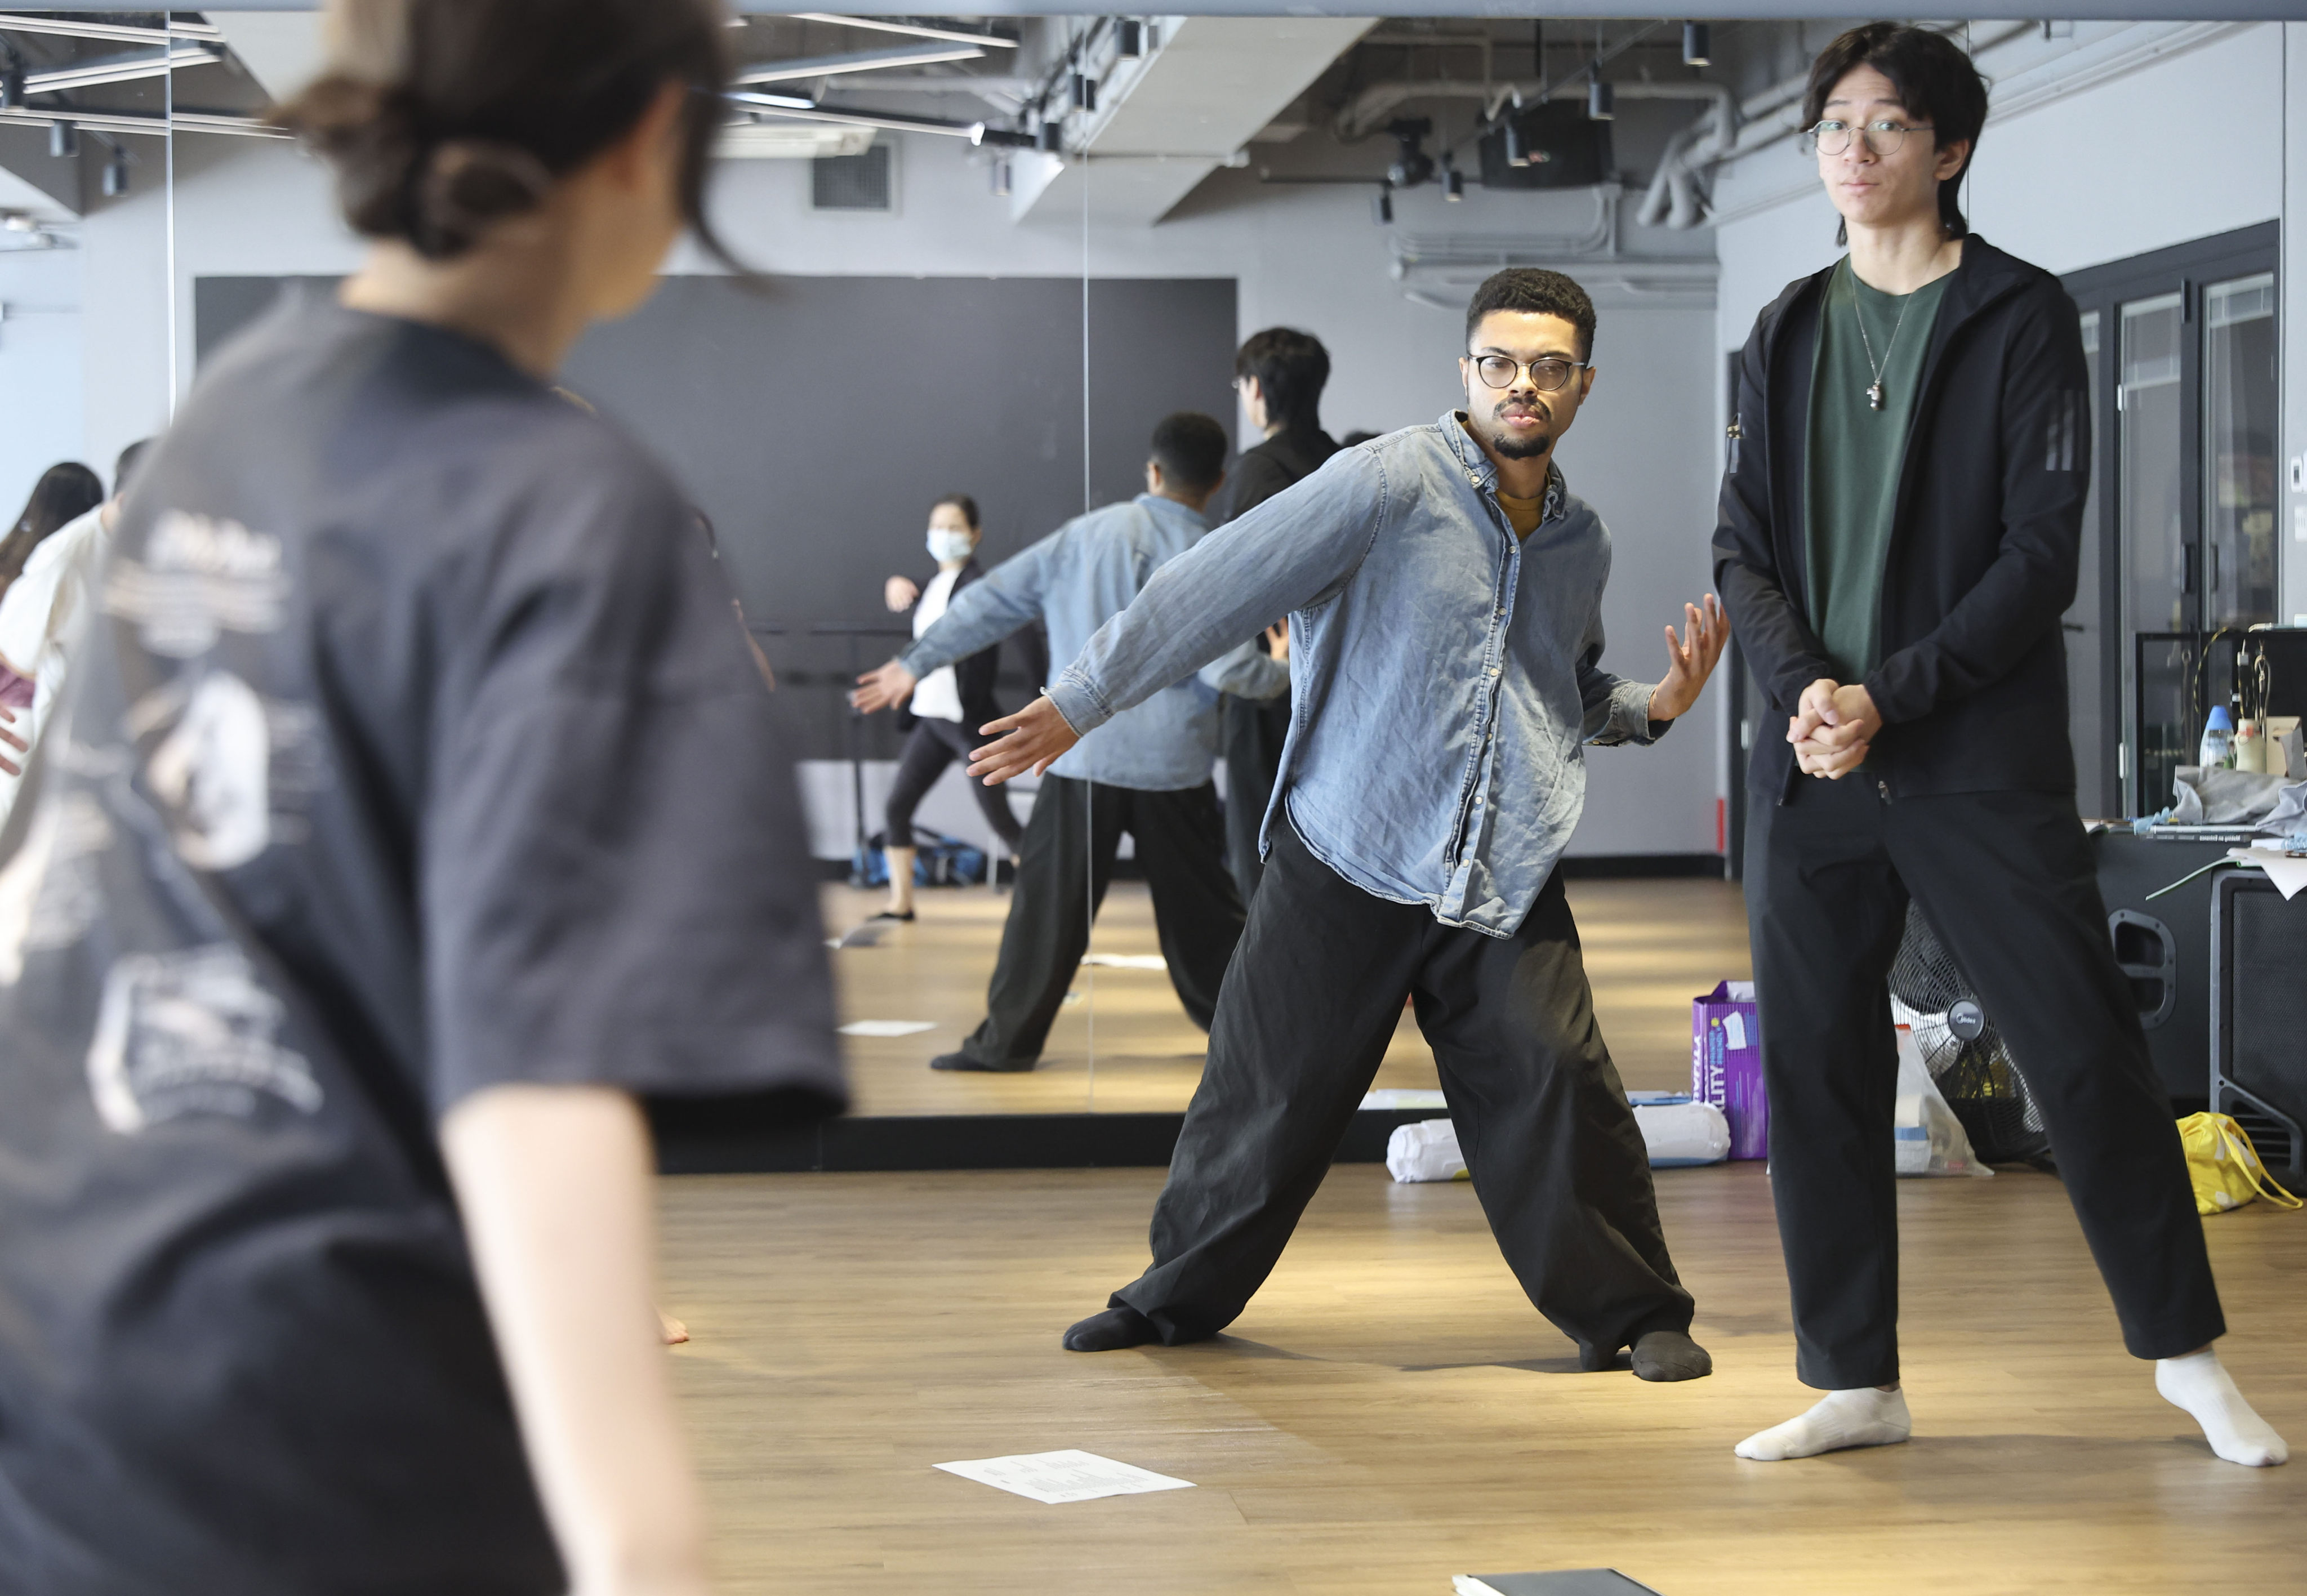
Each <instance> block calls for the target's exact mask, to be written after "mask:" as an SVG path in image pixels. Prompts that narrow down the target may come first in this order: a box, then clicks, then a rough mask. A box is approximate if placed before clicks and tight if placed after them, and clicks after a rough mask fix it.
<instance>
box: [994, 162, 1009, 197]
mask: <svg viewBox="0 0 2307 1596" xmlns="http://www.w3.org/2000/svg"><path fill="white" fill-rule="evenodd" d="M993 197H994V198H995V199H997V200H1006V199H1008V197H1009V163H1008V161H1006V160H997V161H995V162H994V163H993Z"/></svg>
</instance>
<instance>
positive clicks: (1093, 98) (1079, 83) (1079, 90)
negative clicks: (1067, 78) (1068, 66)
mask: <svg viewBox="0 0 2307 1596" xmlns="http://www.w3.org/2000/svg"><path fill="white" fill-rule="evenodd" d="M1073 94H1074V109H1075V110H1076V111H1081V112H1085V113H1086V112H1090V111H1094V110H1096V109H1097V80H1096V79H1095V78H1093V77H1091V76H1090V75H1089V74H1088V73H1078V72H1077V73H1074V84H1073Z"/></svg>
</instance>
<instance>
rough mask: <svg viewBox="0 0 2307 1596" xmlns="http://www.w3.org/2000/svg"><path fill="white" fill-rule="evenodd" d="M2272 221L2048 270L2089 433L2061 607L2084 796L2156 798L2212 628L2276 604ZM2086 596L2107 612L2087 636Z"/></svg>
mask: <svg viewBox="0 0 2307 1596" xmlns="http://www.w3.org/2000/svg"><path fill="white" fill-rule="evenodd" d="M2276 234H2277V230H2276V225H2275V224H2274V223H2271V222H2270V223H2266V224H2263V225H2261V226H2260V227H2245V228H2242V229H2239V230H2238V231H2236V232H2234V233H2226V234H2221V235H2219V236H2216V237H2211V238H2205V239H2200V240H2198V241H2197V242H2195V243H2193V244H2188V245H2179V246H2177V247H2175V248H2173V249H2167V250H2158V251H2157V252H2155V253H2152V254H2148V255H2140V256H2136V257H2134V258H2132V259H2131V260H2128V261H2118V262H2113V263H2111V264H2109V265H2105V266H2099V267H2093V268H2091V269H2089V270H2085V271H2080V272H2075V273H2072V274H2071V275H2070V276H2068V277H2067V279H2065V281H2066V286H2067V290H2068V292H2069V293H2070V294H2071V295H2072V296H2074V299H2075V302H2076V305H2077V307H2078V308H2079V309H2080V312H2081V313H2082V331H2083V342H2084V349H2085V357H2086V359H2087V360H2088V362H2089V367H2090V383H2091V396H2092V409H2093V415H2094V428H2095V442H2096V444H2097V456H2096V459H2095V462H2094V468H2093V471H2094V475H2093V477H2092V482H2091V491H2090V494H2089V498H2088V501H2087V502H2086V507H2085V510H2084V547H2083V551H2082V557H2081V561H2080V572H2079V576H2080V580H2079V583H2078V593H2077V601H2076V605H2075V607H2074V608H2073V609H2072V610H2071V611H2070V612H2069V614H2067V616H2066V622H2067V645H2068V661H2069V684H2070V694H2071V724H2072V727H2073V734H2074V738H2075V754H2076V764H2077V767H2078V775H2079V778H2080V781H2079V786H2080V791H2079V793H2078V797H2079V799H2080V804H2081V807H2082V808H2083V810H2084V811H2085V812H2086V813H2089V812H2092V811H2097V812H2099V813H2113V812H2115V811H2118V810H2119V811H2122V812H2123V813H2127V814H2133V815H2136V814H2151V813H2153V812H2154V811H2157V810H2158V809H2161V808H2162V807H2163V806H2164V805H2165V804H2167V803H2169V802H2171V772H2172V770H2173V769H2174V768H2175V767H2176V766H2178V765H2181V764H2184V763H2187V762H2189V761H2191V759H2192V758H2193V757H2194V748H2195V743H2196V740H2197V737H2198V735H2199V734H2200V732H2201V730H2202V721H2203V718H2204V716H2206V715H2207V714H2208V709H2209V706H2210V705H2212V704H2214V703H2225V702H2226V699H2227V696H2228V692H2229V691H2230V689H2231V687H2232V685H2233V683H2232V682H2230V681H2228V680H2227V679H2226V674H2228V667H2227V666H2226V665H2224V664H2222V663H2221V662H2223V661H2226V660H2228V659H2230V658H2231V656H2232V651H2231V650H2226V649H2222V648H2216V647H2213V646H2212V640H2213V639H2215V638H2217V634H2218V633H2220V632H2221V631H2240V630H2242V629H2243V628H2246V627H2250V626H2253V625H2258V624H2260V623H2262V622H2271V621H2273V620H2274V619H2275V618H2276V614H2275V612H2276V605H2277V591H2276V537H2275V519H2276V509H2277V506H2276V480H2275V478H2276V467H2275V457H2276V453H2277V448H2276V432H2277V428H2276V408H2277V367H2276V359H2277V354H2276V349H2277V345H2276V327H2275V272H2274V266H2275V256H2276V244H2277V236H2276ZM2094 596H2095V599H2096V603H2097V606H2098V607H2097V614H2099V615H2104V616H2106V617H2109V618H2110V619H2111V620H2113V621H2114V622H2115V623H2114V624H2111V625H2108V626H2105V627H2099V628H2097V629H2096V634H2095V635H2094V620H2093V616H2092V614H2090V613H2089V611H2090V606H2091V605H2092V603H2093V602H2094ZM2150 700H2152V701H2151V702H2150ZM2094 703H2095V704H2096V705H2097V713H2096V715H2094V714H2093V713H2092V712H2091V706H2092V705H2093V704H2094Z"/></svg>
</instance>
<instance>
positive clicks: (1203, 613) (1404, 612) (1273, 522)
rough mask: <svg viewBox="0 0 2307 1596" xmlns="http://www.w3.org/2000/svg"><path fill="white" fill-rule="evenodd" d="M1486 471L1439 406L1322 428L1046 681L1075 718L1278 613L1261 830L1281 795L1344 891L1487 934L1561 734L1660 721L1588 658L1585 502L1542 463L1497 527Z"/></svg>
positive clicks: (1518, 883) (1576, 783)
mask: <svg viewBox="0 0 2307 1596" xmlns="http://www.w3.org/2000/svg"><path fill="white" fill-rule="evenodd" d="M1496 489H1497V470H1496V468H1494V467H1493V466H1492V465H1491V463H1490V460H1489V457H1488V455H1486V454H1484V453H1483V452H1482V450H1481V448H1480V446H1479V445H1478V444H1477V443H1476V442H1474V440H1473V439H1472V438H1471V436H1469V435H1468V434H1467V433H1466V431H1465V428H1464V426H1463V425H1462V424H1461V422H1460V420H1459V418H1458V416H1456V415H1455V414H1451V415H1445V416H1443V417H1442V419H1441V420H1440V421H1438V422H1437V423H1435V424H1434V425H1430V426H1418V427H1410V428H1407V429H1405V430H1404V431H1402V432H1398V433H1391V434H1389V435H1387V436H1385V437H1383V438H1379V439H1376V440H1374V441H1372V442H1368V443H1364V444H1360V445H1359V446H1357V447H1355V448H1352V449H1348V450H1342V452H1340V453H1338V454H1336V455H1334V456H1333V457H1332V458H1331V459H1330V460H1329V462H1328V463H1327V464H1326V465H1325V466H1323V467H1322V468H1321V469H1320V470H1318V471H1316V472H1315V473H1314V475H1313V476H1308V477H1307V478H1306V479H1305V480H1304V481H1302V482H1300V483H1299V484H1298V485H1296V486H1294V487H1291V488H1290V489H1288V490H1287V491H1286V492H1283V493H1279V494H1277V495H1275V496H1274V498H1272V499H1269V500H1267V501H1266V502H1265V503H1263V504H1261V505H1259V506H1258V507H1257V508H1256V509H1255V510H1252V511H1249V512H1248V514H1247V515H1245V516H1243V517H1242V518H1241V519H1239V520H1236V521H1231V522H1229V523H1227V524H1226V525H1225V526H1224V527H1222V528H1219V529H1218V530H1217V531H1216V532H1214V533H1212V534H1211V535H1210V536H1208V537H1206V538H1205V539H1203V540H1202V542H1201V543H1200V544H1199V545H1196V547H1195V548H1194V549H1193V550H1192V552H1190V553H1186V554H1183V555H1180V556H1179V558H1177V559H1175V560H1172V561H1171V562H1170V563H1169V564H1167V565H1165V566H1163V567H1162V570H1161V571H1160V572H1159V573H1158V574H1156V575H1155V576H1154V578H1153V580H1152V581H1150V582H1148V583H1147V584H1146V585H1145V592H1144V593H1143V594H1141V595H1139V596H1138V597H1137V599H1136V602H1135V603H1133V604H1132V605H1130V606H1129V608H1128V611H1127V612H1126V613H1124V614H1120V615H1118V616H1116V617H1115V618H1114V619H1113V620H1111V621H1110V622H1107V623H1106V624H1105V625H1104V626H1103V627H1102V628H1101V629H1100V630H1099V631H1098V633H1097V635H1096V636H1095V637H1093V638H1092V639H1089V646H1088V647H1087V648H1085V649H1083V650H1082V652H1081V654H1080V656H1079V657H1077V658H1076V660H1075V661H1074V663H1073V664H1072V665H1068V666H1067V667H1066V669H1065V670H1064V671H1063V672H1062V673H1060V674H1059V677H1058V680H1057V681H1056V682H1054V683H1052V684H1051V688H1050V697H1051V699H1052V700H1053V701H1054V702H1055V703H1056V705H1057V707H1058V710H1059V713H1060V714H1062V715H1063V716H1065V717H1066V720H1067V723H1068V725H1072V726H1073V727H1074V728H1075V729H1076V731H1082V732H1088V733H1090V734H1092V735H1096V734H1097V733H1096V732H1095V730H1094V728H1097V727H1101V726H1103V725H1107V724H1108V723H1109V721H1110V720H1111V718H1112V717H1113V716H1115V715H1116V714H1117V713H1120V712H1127V711H1128V706H1130V705H1132V704H1136V703H1137V702H1139V701H1140V700H1142V699H1145V697H1146V696H1147V695H1148V694H1150V693H1153V692H1154V691H1159V690H1160V689H1161V687H1162V684H1164V683H1166V682H1173V681H1175V680H1177V678H1178V677H1179V675H1181V674H1185V673H1187V672H1189V671H1191V670H1193V669H1194V668H1195V667H1196V665H1199V664H1201V663H1202V662H1203V661H1204V660H1205V659H1208V658H1209V657H1211V656H1213V655H1214V654H1216V653H1217V652H1219V651H1220V650H1221V649H1223V648H1228V647H1230V646H1231V645H1232V644H1234V643H1235V642H1237V641H1239V639H1241V638H1242V637H1243V636H1245V635H1246V634H1248V632H1251V631H1255V630H1256V628H1257V627H1258V626H1259V625H1262V624H1264V622H1265V620H1266V619H1267V618H1268V617H1271V616H1273V615H1275V614H1282V613H1283V612H1285V611H1286V612H1288V613H1289V614H1290V626H1291V640H1290V669H1291V677H1292V684H1291V715H1290V739H1289V742H1288V743H1287V745H1286V746H1285V748H1284V750H1283V752H1282V774H1281V778H1280V779H1279V780H1278V781H1277V782H1276V783H1275V784H1274V807H1273V808H1270V809H1269V810H1268V811H1266V820H1265V824H1266V828H1267V830H1268V831H1269V832H1270V831H1271V829H1272V828H1273V825H1274V814H1275V812H1276V811H1278V810H1279V809H1280V808H1281V806H1282V805H1284V804H1286V805H1287V806H1288V812H1289V818H1290V821H1291V825H1293V826H1294V827H1295V828H1297V831H1298V834H1299V837H1302V838H1304V840H1305V843H1306V845H1307V847H1308V849H1310V850H1311V851H1312V852H1313V853H1314V854H1315V855H1316V857H1318V858H1320V859H1321V860H1322V861H1323V862H1325V863H1327V864H1328V865H1329V866H1330V868H1332V869H1333V870H1334V871H1337V872H1338V873H1339V874H1340V875H1341V876H1343V877H1344V878H1345V879H1346V880H1349V881H1351V882H1352V883H1353V884H1354V885H1355V886H1357V887H1359V888H1362V890H1364V891H1366V892H1368V893H1371V894H1373V895H1375V896H1376V897H1383V898H1388V899H1391V900H1393V901H1394V902H1397V903H1414V904H1425V905H1428V907H1430V908H1431V909H1432V910H1433V912H1434V917H1435V919H1437V921H1439V922H1442V923H1443V924H1445V925H1451V926H1466V927H1471V929H1473V930H1475V931H1483V932H1487V933H1488V934H1490V935H1492V936H1498V937H1505V936H1511V935H1512V934H1513V933H1514V931H1515V930H1516V928H1518V927H1519V926H1520V925H1521V924H1522V917H1523V916H1524V915H1525V914H1528V913H1529V912H1530V907H1531V904H1532V903H1533V902H1535V901H1536V900H1537V897H1538V894H1539V888H1542V887H1544V886H1545V884H1546V879H1547V877H1548V875H1549V874H1550V873H1551V872H1552V871H1553V869H1554V865H1555V862H1556V861H1557V859H1559V858H1560V857H1561V855H1562V851H1563V849H1564V847H1565V845H1567V844H1568V843H1569V841H1570V833H1571V831H1572V830H1573V829H1574V828H1575V827H1576V826H1577V824H1578V815H1579V811H1580V810H1581V808H1582V806H1583V804H1584V802H1585V794H1586V769H1585V765H1584V763H1583V757H1584V756H1583V754H1582V748H1581V745H1582V743H1583V742H1589V741H1591V742H1651V741H1654V740H1655V739H1656V738H1657V737H1658V736H1659V734H1661V733H1662V732H1663V731H1664V730H1665V726H1664V725H1663V724H1661V723H1654V722H1652V721H1651V719H1650V717H1649V706H1650V696H1651V687H1650V684H1649V683H1647V682H1626V681H1622V680H1620V679H1619V678H1618V677H1617V676H1613V675H1611V674H1608V672H1606V671H1604V670H1602V669H1601V668H1600V665H1599V661H1600V658H1601V654H1602V617H1601V598H1602V587H1603V584H1604V582H1605V581H1606V580H1608V577H1609V574H1610V536H1609V533H1608V531H1607V530H1606V529H1605V528H1604V527H1603V525H1602V522H1601V519H1600V518H1599V517H1598V516H1596V515H1595V513H1594V512H1593V511H1591V510H1590V509H1588V508H1587V506H1586V505H1585V504H1584V503H1583V502H1582V501H1580V500H1578V499H1576V498H1574V497H1573V496H1572V495H1571V494H1570V493H1569V492H1568V491H1567V489H1566V488H1565V487H1564V486H1563V485H1562V481H1561V477H1560V475H1559V473H1558V472H1557V473H1555V474H1554V475H1553V477H1552V480H1551V482H1550V484H1549V489H1548V502H1547V511H1546V514H1545V518H1544V519H1543V520H1542V521H1541V522H1540V524H1539V527H1538V528H1537V530H1535V531H1534V532H1532V533H1531V535H1530V536H1529V538H1528V539H1527V540H1523V539H1520V538H1517V537H1516V536H1514V528H1513V527H1512V525H1511V524H1510V523H1509V522H1508V521H1507V519H1506V517H1505V511H1504V510H1503V509H1502V508H1500V506H1499V504H1498V502H1497V498H1496V496H1495V494H1496ZM982 585H983V584H982V583H981V584H980V586H982ZM1057 657H1060V658H1062V657H1064V656H1063V655H1061V654H1060V655H1059V656H1057Z"/></svg>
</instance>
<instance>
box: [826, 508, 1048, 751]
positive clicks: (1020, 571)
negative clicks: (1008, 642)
mask: <svg viewBox="0 0 2307 1596" xmlns="http://www.w3.org/2000/svg"><path fill="white" fill-rule="evenodd" d="M1063 536H1065V534H1064V533H1062V532H1053V533H1051V535H1050V536H1047V537H1044V538H1043V539H1042V541H1041V542H1039V543H1037V544H1035V545H1033V547H1032V548H1030V549H1027V550H1026V551H1025V553H1021V554H1018V555H1016V556H1015V557H1013V558H1011V559H1008V560H1004V561H1003V562H1001V563H1000V564H999V565H997V566H995V567H994V568H993V569H992V570H991V571H988V572H986V573H985V575H984V576H983V577H982V579H979V580H977V581H974V582H972V583H971V584H970V585H969V586H968V587H966V588H963V589H962V590H961V591H960V592H958V593H956V594H955V595H954V596H953V600H952V602H951V603H950V604H949V605H948V606H947V608H946V612H945V614H942V615H940V616H939V617H938V620H937V623H936V624H935V625H934V626H931V628H930V629H929V630H928V631H925V632H923V633H922V635H921V636H920V637H919V638H917V639H914V641H913V646H912V647H910V648H906V649H905V651H904V652H902V653H900V654H899V655H898V656H897V657H896V658H895V659H893V660H891V661H889V663H888V664H887V665H880V666H877V667H876V668H874V669H873V670H870V671H868V672H866V673H865V674H863V675H862V676H860V677H858V678H857V691H854V692H853V693H851V694H850V695H849V702H850V704H851V706H852V707H853V708H857V709H861V710H862V711H863V712H864V713H866V714H868V715H870V714H872V713H873V712H874V711H875V710H877V709H887V708H889V707H890V706H892V705H895V704H902V703H904V702H905V700H906V699H909V698H911V697H912V696H913V689H914V687H915V686H916V685H918V684H919V682H921V679H922V677H924V676H926V675H928V674H930V673H931V671H934V670H937V669H939V667H941V666H944V665H952V664H954V663H955V662H956V661H957V660H964V659H967V658H968V657H969V656H971V655H973V654H979V653H982V652H983V651H984V650H986V649H988V648H992V647H993V646H994V645H995V644H997V643H999V642H1000V641H1002V640H1003V639H1006V638H1008V637H1011V636H1013V635H1014V634H1016V632H1018V631H1023V630H1024V629H1025V628H1026V627H1028V626H1030V625H1032V624H1033V622H1036V621H1039V620H1040V619H1041V618H1042V599H1043V597H1044V596H1046V595H1047V593H1048V591H1049V585H1050V584H1049V579H1050V561H1051V554H1052V553H1053V550H1054V545H1056V544H1057V542H1058V540H1059V538H1061V537H1063Z"/></svg>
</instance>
